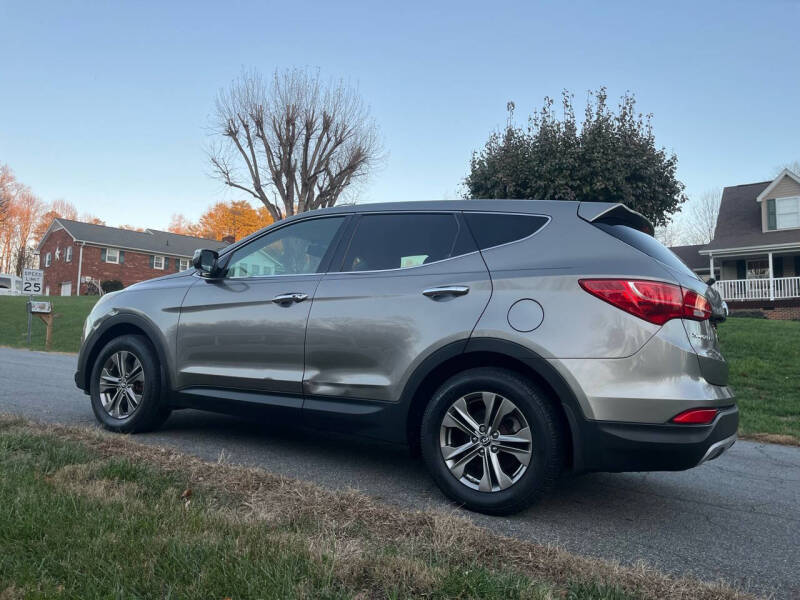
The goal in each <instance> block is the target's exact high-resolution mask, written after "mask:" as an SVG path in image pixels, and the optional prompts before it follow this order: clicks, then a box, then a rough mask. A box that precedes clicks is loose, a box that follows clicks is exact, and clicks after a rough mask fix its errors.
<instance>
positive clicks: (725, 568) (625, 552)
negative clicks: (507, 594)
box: [0, 348, 800, 598]
mask: <svg viewBox="0 0 800 600" xmlns="http://www.w3.org/2000/svg"><path fill="white" fill-rule="evenodd" d="M75 361H76V359H75V356H72V355H64V354H47V353H41V352H29V351H26V350H12V349H8V348H0V386H2V387H0V412H7V413H18V414H21V415H25V416H27V417H30V418H33V419H37V420H41V421H49V422H58V423H65V424H69V425H94V422H95V421H94V417H93V415H92V411H91V408H90V407H89V401H88V398H87V397H86V396H85V395H84V394H83V393H82V392H80V391H79V390H77V389H76V388H75V386H74V384H73V379H72V376H73V373H74V370H75ZM136 439H137V440H138V441H142V442H147V443H154V444H159V445H167V446H173V447H175V448H178V449H180V450H182V451H185V452H189V453H191V454H195V455H197V456H199V457H202V458H205V459H211V460H216V459H217V458H219V457H220V456H221V455H222V456H224V457H225V459H226V460H228V461H229V462H234V463H241V464H246V465H253V466H258V467H263V468H264V469H266V470H268V471H271V472H273V473H279V474H283V475H287V476H290V477H296V478H298V479H304V480H309V481H314V482H316V483H319V484H322V485H325V486H329V487H333V488H336V487H339V488H341V487H348V486H349V487H353V488H357V489H360V490H362V491H363V492H365V493H367V494H369V495H371V496H374V497H376V498H380V499H382V500H384V501H386V502H390V503H395V504H398V505H401V506H404V507H415V508H420V507H425V506H432V507H451V506H452V505H449V504H448V503H447V501H446V500H445V499H444V498H443V497H442V495H441V494H440V493H439V491H438V490H437V489H436V487H435V486H434V485H433V483H432V482H431V480H430V479H429V478H428V476H427V474H426V473H425V470H424V468H423V467H422V465H421V463H419V462H418V461H416V460H413V459H411V458H409V457H408V454H407V453H406V451H405V450H404V449H402V448H397V447H393V446H388V445H383V444H378V443H374V442H370V441H367V440H361V439H353V438H345V437H340V436H336V435H326V434H321V433H318V432H309V431H287V430H285V429H282V428H277V427H275V426H271V425H270V424H268V423H264V424H257V423H251V422H245V421H242V420H239V419H235V418H231V417H226V416H221V415H214V414H207V413H202V412H198V411H189V410H186V411H178V412H176V413H174V414H173V416H172V417H170V419H169V420H168V421H167V423H166V424H165V426H164V427H163V429H161V430H160V431H158V432H156V433H151V434H142V435H139V436H137V437H136ZM463 514H464V515H467V516H470V517H471V518H472V519H474V520H475V521H476V522H477V523H479V524H480V525H483V526H485V527H488V528H490V529H492V530H494V531H496V532H499V533H502V534H506V535H510V536H515V537H519V538H524V539H528V540H532V541H535V542H539V543H545V544H548V543H549V544H559V545H561V546H563V547H565V548H566V549H567V550H569V551H572V552H575V553H579V554H584V555H590V556H598V557H602V558H606V559H615V560H618V561H621V562H623V563H632V562H634V561H637V560H640V559H641V560H645V561H646V562H648V563H650V564H651V565H654V566H656V567H658V568H660V569H662V570H665V571H668V572H672V573H678V574H684V575H685V574H695V575H696V576H698V577H700V578H702V579H706V580H715V579H725V580H727V581H728V582H731V583H734V584H739V585H742V586H744V587H746V588H748V589H751V590H753V591H760V592H765V593H774V594H775V597H777V598H800V448H793V447H786V446H777V445H772V444H760V443H753V442H745V441H740V442H738V443H737V444H736V445H735V446H734V447H733V448H732V449H731V450H730V451H729V452H728V453H727V454H725V455H724V456H723V457H722V458H720V459H719V460H716V461H712V462H710V463H706V464H704V465H702V466H700V467H698V468H696V469H692V470H690V471H685V472H682V473H632V474H604V473H598V474H591V475H585V476H582V477H575V478H570V479H567V480H564V481H563V482H562V483H561V484H560V485H559V487H558V488H557V489H556V491H555V492H554V493H553V494H552V495H551V496H550V497H549V498H548V499H546V500H545V501H544V502H542V503H540V504H538V505H536V506H535V507H532V508H530V509H529V510H527V511H525V512H523V513H521V514H518V515H514V516H512V517H503V518H499V517H486V516H483V515H477V514H472V513H468V512H466V511H464V513H463Z"/></svg>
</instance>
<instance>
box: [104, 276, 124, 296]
mask: <svg viewBox="0 0 800 600" xmlns="http://www.w3.org/2000/svg"><path fill="white" fill-rule="evenodd" d="M100 285H101V286H102V287H103V292H104V293H106V294H107V293H108V292H116V291H117V290H121V289H122V288H124V287H125V286H124V285H122V282H121V281H120V280H119V279H107V280H106V281H103V282H102V283H100Z"/></svg>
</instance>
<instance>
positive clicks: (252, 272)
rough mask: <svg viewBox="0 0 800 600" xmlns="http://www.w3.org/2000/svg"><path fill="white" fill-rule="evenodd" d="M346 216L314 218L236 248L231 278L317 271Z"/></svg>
mask: <svg viewBox="0 0 800 600" xmlns="http://www.w3.org/2000/svg"><path fill="white" fill-rule="evenodd" d="M343 222H344V217H329V218H324V219H312V220H310V221H302V222H300V223H295V224H293V225H287V226H286V227H281V228H280V229H278V230H276V231H273V232H272V233H268V234H266V235H263V236H261V237H260V238H258V239H257V240H254V241H252V242H250V243H249V244H247V245H246V246H243V247H242V248H239V249H238V250H236V251H235V252H234V253H233V255H232V256H231V260H230V262H229V263H228V277H231V278H234V279H238V278H241V277H257V276H265V275H267V276H268V275H302V274H305V273H316V272H317V269H319V265H320V262H322V257H323V256H325V252H327V250H328V247H329V246H330V244H331V241H332V240H333V238H334V236H335V235H336V232H337V231H338V230H339V227H341V226H342V223H343Z"/></svg>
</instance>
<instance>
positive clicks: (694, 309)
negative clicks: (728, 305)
mask: <svg viewBox="0 0 800 600" xmlns="http://www.w3.org/2000/svg"><path fill="white" fill-rule="evenodd" d="M709 317H711V304H709V302H708V300H706V297H705V296H701V295H700V294H698V293H697V292H693V291H692V290H683V318H684V319H692V320H694V321H705V320H706V319H708V318H709Z"/></svg>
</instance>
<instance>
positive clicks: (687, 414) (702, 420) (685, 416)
mask: <svg viewBox="0 0 800 600" xmlns="http://www.w3.org/2000/svg"><path fill="white" fill-rule="evenodd" d="M717 412H718V411H717V409H716V408H692V409H690V410H685V411H683V412H682V413H680V414H679V415H676V416H674V417H672V422H673V423H680V424H683V425H708V424H709V423H711V421H713V420H714V417H716V416H717Z"/></svg>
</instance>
